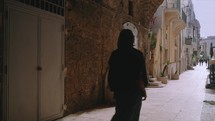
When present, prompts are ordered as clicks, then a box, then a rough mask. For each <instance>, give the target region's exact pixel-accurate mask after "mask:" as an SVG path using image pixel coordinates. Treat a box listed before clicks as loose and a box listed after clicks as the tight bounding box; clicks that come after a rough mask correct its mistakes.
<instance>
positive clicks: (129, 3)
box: [128, 0, 134, 16]
mask: <svg viewBox="0 0 215 121" xmlns="http://www.w3.org/2000/svg"><path fill="white" fill-rule="evenodd" d="M133 7H134V6H133V0H128V15H130V16H133V15H134V13H133V12H134V11H133V9H134V8H133Z"/></svg>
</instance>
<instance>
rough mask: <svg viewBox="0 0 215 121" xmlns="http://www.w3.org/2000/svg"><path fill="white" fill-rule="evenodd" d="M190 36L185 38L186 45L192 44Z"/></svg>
mask: <svg viewBox="0 0 215 121" xmlns="http://www.w3.org/2000/svg"><path fill="white" fill-rule="evenodd" d="M192 39H193V38H192V37H188V38H185V44H186V45H192Z"/></svg>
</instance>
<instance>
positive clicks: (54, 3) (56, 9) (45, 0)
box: [16, 0, 64, 16]
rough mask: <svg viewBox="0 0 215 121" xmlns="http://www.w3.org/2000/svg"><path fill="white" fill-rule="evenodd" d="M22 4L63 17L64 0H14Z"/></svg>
mask: <svg viewBox="0 0 215 121" xmlns="http://www.w3.org/2000/svg"><path fill="white" fill-rule="evenodd" d="M16 1H19V2H22V3H24V4H27V5H30V6H34V7H36V8H40V9H42V10H45V11H49V12H51V13H54V14H58V15H61V16H64V0H16Z"/></svg>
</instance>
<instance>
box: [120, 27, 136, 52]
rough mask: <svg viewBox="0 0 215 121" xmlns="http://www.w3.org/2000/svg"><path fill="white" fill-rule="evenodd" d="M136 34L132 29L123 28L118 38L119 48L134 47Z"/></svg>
mask: <svg viewBox="0 0 215 121" xmlns="http://www.w3.org/2000/svg"><path fill="white" fill-rule="evenodd" d="M133 44H134V35H133V33H132V31H131V30H129V29H123V30H122V31H121V32H120V34H119V38H118V48H119V49H129V48H133Z"/></svg>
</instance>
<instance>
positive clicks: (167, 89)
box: [57, 65, 215, 121]
mask: <svg viewBox="0 0 215 121" xmlns="http://www.w3.org/2000/svg"><path fill="white" fill-rule="evenodd" d="M208 74H209V72H208V71H207V70H206V66H205V65H204V66H196V67H194V70H188V71H186V72H184V73H182V74H181V75H180V79H179V80H169V81H168V84H167V85H165V86H164V87H163V88H147V93H148V98H147V100H146V101H144V102H143V105H142V109H141V116H140V121H215V119H213V118H214V117H215V105H211V104H209V103H208V102H207V101H212V100H214V101H215V96H214V93H215V90H211V89H205V82H206V78H207V75H208ZM204 100H205V102H203V101H204ZM206 100H207V101H206ZM113 114H114V107H110V108H101V109H94V110H91V111H84V112H79V113H76V114H71V115H69V116H66V117H64V118H62V119H59V120H57V121H110V119H111V117H112V115H113Z"/></svg>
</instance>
